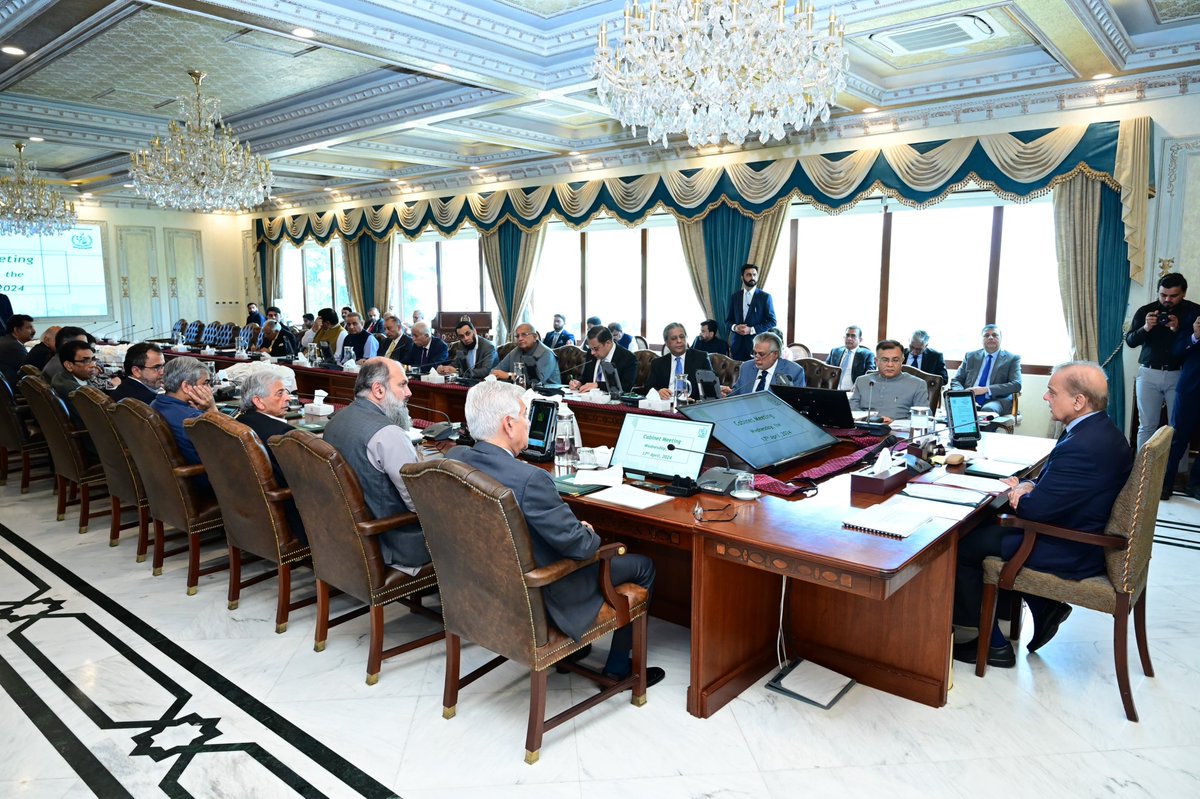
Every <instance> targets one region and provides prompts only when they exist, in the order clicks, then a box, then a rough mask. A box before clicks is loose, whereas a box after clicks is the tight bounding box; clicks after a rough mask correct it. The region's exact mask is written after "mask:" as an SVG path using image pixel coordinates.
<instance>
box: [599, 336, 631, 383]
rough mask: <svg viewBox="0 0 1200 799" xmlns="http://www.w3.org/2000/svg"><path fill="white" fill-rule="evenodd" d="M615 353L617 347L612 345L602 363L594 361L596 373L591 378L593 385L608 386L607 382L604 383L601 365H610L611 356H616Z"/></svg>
mask: <svg viewBox="0 0 1200 799" xmlns="http://www.w3.org/2000/svg"><path fill="white" fill-rule="evenodd" d="M616 352H617V345H616V344H614V345H613V346H612V347H611V348H609V350H608V355H606V356H604V360H603V361H596V373H595V376H593V377H592V382H593V383H597V384H599V383H604V385H606V386H607V385H608V381H606V380H605V379H604V372H603V370H602V366H601V364H604V363H612V359H613V355H614V354H616ZM621 388H625V386H621ZM630 388H632V386H630Z"/></svg>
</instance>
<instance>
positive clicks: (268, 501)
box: [183, 413, 314, 633]
mask: <svg viewBox="0 0 1200 799" xmlns="http://www.w3.org/2000/svg"><path fill="white" fill-rule="evenodd" d="M183 426H184V427H186V428H187V431H188V435H189V436H190V437H191V439H192V443H193V444H194V445H195V447H196V451H197V452H199V453H200V459H201V460H203V461H204V462H205V463H219V464H221V468H219V469H213V470H211V471H210V472H209V473H208V479H209V481H210V482H211V483H212V487H213V491H214V493H216V495H217V502H218V503H220V505H221V516H222V518H223V519H224V521H225V537H226V538H227V539H228V541H229V609H230V610H236V609H237V606H238V601H239V598H240V596H241V589H243V588H246V587H248V586H251V585H254V584H256V583H259V582H262V581H263V580H266V579H269V578H270V577H271V576H272V575H273V574H276V573H278V575H279V596H278V601H277V602H276V610H275V632H277V633H282V632H285V631H286V630H287V625H288V613H289V612H290V611H292V610H295V609H296V608H298V607H302V606H304V605H311V604H312V603H313V601H314V600H313V599H311V598H310V599H308V600H306V601H303V602H300V603H293V602H292V601H291V593H292V590H291V589H292V567H293V566H297V565H301V564H304V563H306V562H307V561H308V559H309V550H308V545H307V544H305V543H304V542H303V541H301V540H299V539H298V538H297V537H296V536H295V535H294V534H293V531H292V529H291V525H290V524H289V523H288V513H287V505H288V503H290V502H291V499H292V492H291V489H289V488H286V487H282V488H281V487H280V486H279V485H278V484H277V482H276V480H275V471H274V470H273V469H272V468H271V460H270V458H269V457H268V456H267V450H266V448H265V446H264V444H263V442H262V441H260V440H259V438H258V435H257V434H255V432H254V431H253V430H251V429H250V428H249V427H247V426H246V425H244V424H241V423H239V422H236V421H234V420H233V419H230V418H229V417H228V416H225V415H223V414H217V413H206V414H204V415H203V416H197V417H196V418H195V419H188V420H187V421H186V422H184V424H183ZM243 552H249V553H250V554H252V555H257V556H258V557H260V558H262V559H263V560H267V561H270V562H271V563H274V564H275V566H276V569H275V571H268V572H266V573H264V574H260V575H258V576H256V577H253V578H251V579H249V580H246V581H245V582H243V581H242V553H243Z"/></svg>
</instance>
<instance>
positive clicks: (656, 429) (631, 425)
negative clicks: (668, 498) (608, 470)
mask: <svg viewBox="0 0 1200 799" xmlns="http://www.w3.org/2000/svg"><path fill="white" fill-rule="evenodd" d="M712 431H713V425H712V422H694V421H691V420H686V419H671V418H667V417H663V416H642V415H640V414H636V413H631V414H627V415H626V416H625V421H624V423H623V424H622V425H621V434H620V436H618V437H617V447H616V449H614V450H613V455H612V463H613V464H614V465H620V466H621V467H622V468H623V469H624V470H625V475H626V476H628V477H632V478H634V479H642V478H644V477H656V478H658V479H660V480H673V479H674V478H675V476H676V475H678V476H680V477H686V478H688V479H691V480H695V479H696V478H697V477H698V476H699V475H700V468H701V466H702V465H703V464H704V450H705V448H706V447H708V442H709V441H710V440H711V439H712ZM672 445H674V447H675V449H670V448H669V447H671V446H672Z"/></svg>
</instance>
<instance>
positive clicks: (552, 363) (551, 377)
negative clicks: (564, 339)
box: [492, 324, 561, 383]
mask: <svg viewBox="0 0 1200 799" xmlns="http://www.w3.org/2000/svg"><path fill="white" fill-rule="evenodd" d="M513 335H514V337H515V338H516V340H517V346H515V347H513V348H512V349H511V350H509V351H508V354H507V355H505V356H504V357H503V358H502V359H501V360H500V363H498V364H496V368H495V369H493V370H492V374H494V375H495V376H496V377H497V378H499V379H500V380H512V373H513V369H514V368H515V367H516V365H517V364H518V363H523V364H525V365H526V367H528V366H530V365H532V366H533V368H534V369H536V370H537V375H536V377H537V379H538V380H539V381H541V382H542V383H558V382H559V381H560V380H561V378H560V377H559V373H558V359H557V358H555V357H554V350H552V349H550V348H549V347H547V346H546V345H545V344H543V343H542V342H540V341H538V334H537V331H536V330H534V329H533V325H530V324H520V325H517V329H516V330H515V331H513ZM528 371H529V370H528V368H527V369H526V373H527V374H528Z"/></svg>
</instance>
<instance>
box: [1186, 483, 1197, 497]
mask: <svg viewBox="0 0 1200 799" xmlns="http://www.w3.org/2000/svg"><path fill="white" fill-rule="evenodd" d="M1187 492H1188V496H1190V497H1191V498H1192V499H1200V485H1194V486H1188V487H1187Z"/></svg>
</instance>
